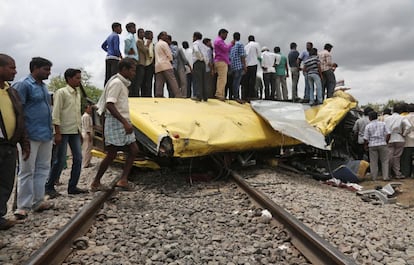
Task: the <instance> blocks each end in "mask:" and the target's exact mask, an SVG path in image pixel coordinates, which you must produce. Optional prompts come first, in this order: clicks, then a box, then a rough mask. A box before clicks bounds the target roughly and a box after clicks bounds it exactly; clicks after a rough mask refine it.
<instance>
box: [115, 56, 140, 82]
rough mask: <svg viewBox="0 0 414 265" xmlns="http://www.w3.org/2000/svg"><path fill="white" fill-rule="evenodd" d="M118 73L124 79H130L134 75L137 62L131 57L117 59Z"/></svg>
mask: <svg viewBox="0 0 414 265" xmlns="http://www.w3.org/2000/svg"><path fill="white" fill-rule="evenodd" d="M118 67H119V74H121V75H122V76H123V77H125V78H126V79H129V80H132V79H133V78H134V77H135V71H136V68H137V62H136V61H135V60H134V59H132V58H124V59H122V60H121V61H119V64H118Z"/></svg>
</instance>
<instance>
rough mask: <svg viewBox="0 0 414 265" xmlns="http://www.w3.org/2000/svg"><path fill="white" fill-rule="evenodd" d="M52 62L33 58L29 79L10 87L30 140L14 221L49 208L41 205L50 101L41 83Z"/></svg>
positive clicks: (46, 171) (47, 155) (47, 158)
mask: <svg viewBox="0 0 414 265" xmlns="http://www.w3.org/2000/svg"><path fill="white" fill-rule="evenodd" d="M51 67H52V62H50V61H49V60H47V59H45V58H41V57H35V58H33V59H32V60H31V61H30V75H29V76H28V77H26V78H24V79H23V80H21V81H19V82H17V83H16V84H14V85H13V86H14V87H15V88H16V89H17V91H18V92H19V96H20V99H21V101H22V104H23V108H24V118H25V126H26V130H27V133H28V137H29V140H30V156H29V159H27V160H24V159H20V171H19V174H18V182H17V210H16V212H15V213H14V214H15V215H16V217H17V218H20V219H24V218H25V217H26V216H27V214H28V212H29V211H30V210H34V211H42V210H46V209H49V208H51V207H52V205H51V204H49V203H47V202H44V201H43V199H44V196H45V183H46V179H47V177H48V175H49V171H50V160H51V157H52V138H53V131H52V109H51V98H50V95H49V91H48V90H47V87H46V84H45V83H44V82H43V80H46V79H48V77H49V75H50V68H51Z"/></svg>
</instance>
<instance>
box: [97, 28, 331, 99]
mask: <svg viewBox="0 0 414 265" xmlns="http://www.w3.org/2000/svg"><path fill="white" fill-rule="evenodd" d="M126 30H127V36H126V38H125V40H124V42H125V43H124V56H122V52H121V51H120V38H119V35H120V34H121V33H122V26H121V24H120V23H117V22H115V23H113V24H112V33H111V34H110V35H109V36H108V38H107V39H106V40H105V41H104V43H103V44H102V49H103V50H104V51H106V52H107V56H106V74H105V84H106V82H107V80H108V79H109V78H110V77H111V76H113V75H114V74H115V73H117V62H119V60H121V59H122V58H123V57H128V58H132V59H134V60H135V61H136V62H137V68H136V73H137V74H136V76H135V78H134V79H133V80H131V86H130V90H129V91H130V92H129V96H130V97H151V96H154V97H164V85H165V84H166V87H167V90H168V96H169V97H177V98H182V97H188V98H189V97H191V98H192V99H194V100H196V101H207V100H208V99H209V98H216V99H219V100H225V99H226V98H228V99H232V100H236V101H237V102H239V103H244V102H245V101H249V100H251V99H262V98H263V99H267V100H293V101H294V102H299V101H300V102H302V103H310V104H311V105H317V104H321V103H322V102H323V99H324V98H325V97H332V95H333V92H334V89H335V86H336V79H335V74H334V71H335V69H336V67H337V66H338V65H337V64H336V63H334V62H333V60H332V55H331V50H332V48H333V46H332V45H331V44H329V43H327V44H325V46H324V49H323V50H322V51H320V52H319V53H318V50H317V49H316V48H314V47H313V44H312V43H311V42H308V43H307V44H306V50H305V51H303V52H301V53H299V52H298V51H297V50H296V49H297V44H296V43H294V42H292V43H291V44H290V52H289V54H288V55H287V56H285V55H284V54H282V53H281V48H280V47H279V46H276V47H274V48H273V50H272V51H270V49H269V48H267V47H260V45H259V43H258V42H256V40H255V37H254V36H253V35H250V36H248V37H247V39H248V42H247V44H243V42H242V41H241V35H240V33H239V32H234V33H233V36H232V37H233V38H232V40H231V41H230V42H227V43H226V40H227V37H228V34H229V32H228V31H227V30H226V29H220V30H219V31H218V35H217V37H216V38H215V39H214V40H213V41H212V40H211V39H210V38H205V37H204V38H203V35H202V33H201V32H194V33H193V40H192V41H193V42H192V47H190V45H189V43H188V42H187V41H183V42H182V47H181V48H180V47H178V44H177V42H176V41H173V39H172V37H171V35H168V33H167V32H165V31H162V32H160V33H159V34H158V37H157V41H156V42H155V43H154V41H153V33H152V31H150V30H147V31H144V29H142V28H139V29H138V30H137V29H136V25H135V24H134V23H132V22H131V23H128V24H127V25H126ZM135 35H136V37H135ZM258 68H261V69H262V71H263V75H262V77H263V83H264V91H262V89H261V87H263V86H262V85H261V83H262V80H260V79H258V78H257V73H258ZM289 68H290V72H291V77H292V87H291V97H290V99H289V95H288V94H289V93H288V88H287V82H286V78H288V77H289ZM300 72H302V73H303V76H304V79H305V88H304V93H303V94H304V97H303V99H300V98H299V97H298V82H299V78H300V75H299V73H300ZM153 80H154V82H153ZM153 83H154V88H153V85H152V84H153Z"/></svg>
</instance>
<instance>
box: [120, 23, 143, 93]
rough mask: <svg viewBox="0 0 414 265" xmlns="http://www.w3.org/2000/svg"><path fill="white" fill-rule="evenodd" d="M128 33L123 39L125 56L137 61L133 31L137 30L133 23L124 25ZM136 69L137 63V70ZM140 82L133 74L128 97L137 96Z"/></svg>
mask: <svg viewBox="0 0 414 265" xmlns="http://www.w3.org/2000/svg"><path fill="white" fill-rule="evenodd" d="M125 28H126V30H127V32H128V35H127V36H126V38H125V40H124V44H125V45H124V53H125V57H128V58H132V59H134V60H135V61H136V62H137V63H138V58H139V55H138V48H137V44H136V40H135V32H136V31H137V29H136V26H135V23H133V22H129V23H128V24H126V26H125ZM136 71H138V65H137V70H136ZM141 83H142V80H140V81H139V80H138V76H137V75H135V77H134V79H132V80H131V85H130V86H129V96H130V97H139V96H140V95H139V94H140V90H141Z"/></svg>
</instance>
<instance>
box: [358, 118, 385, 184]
mask: <svg viewBox="0 0 414 265" xmlns="http://www.w3.org/2000/svg"><path fill="white" fill-rule="evenodd" d="M368 117H369V120H370V122H369V123H368V125H367V126H366V127H365V131H364V140H365V149H366V150H369V167H370V170H371V176H372V180H376V179H377V177H378V158H379V159H380V161H381V171H382V178H383V180H389V176H388V164H389V157H388V147H387V143H388V141H389V140H390V135H391V134H390V130H389V129H388V128H387V126H386V125H385V123H384V122H382V121H378V114H377V112H375V111H371V112H370V113H369V114H368Z"/></svg>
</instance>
